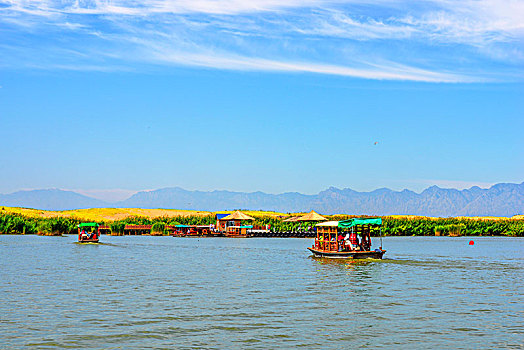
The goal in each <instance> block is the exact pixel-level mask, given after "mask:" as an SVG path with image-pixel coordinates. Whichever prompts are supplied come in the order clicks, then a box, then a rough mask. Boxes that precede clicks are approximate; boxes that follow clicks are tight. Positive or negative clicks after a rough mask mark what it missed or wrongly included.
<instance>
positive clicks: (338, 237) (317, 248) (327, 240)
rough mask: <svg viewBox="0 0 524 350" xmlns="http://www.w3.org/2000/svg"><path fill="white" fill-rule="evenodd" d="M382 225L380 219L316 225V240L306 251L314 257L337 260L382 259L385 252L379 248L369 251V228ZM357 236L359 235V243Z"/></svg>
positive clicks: (329, 222) (350, 220) (330, 222)
mask: <svg viewBox="0 0 524 350" xmlns="http://www.w3.org/2000/svg"><path fill="white" fill-rule="evenodd" d="M381 225H382V219H381V218H369V219H349V220H343V221H328V222H323V223H320V224H317V225H316V228H317V238H316V239H315V243H314V244H313V246H312V247H308V249H309V250H310V251H311V252H312V253H313V254H314V255H315V256H316V257H324V258H339V259H341V258H342V259H344V258H345V259H366V258H371V259H382V256H383V255H384V253H385V252H386V251H385V250H383V249H382V235H381V236H380V247H379V248H378V249H375V250H371V237H370V235H371V228H372V227H377V226H381ZM357 235H360V237H361V241H359V240H358V237H357Z"/></svg>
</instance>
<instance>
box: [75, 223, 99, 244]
mask: <svg viewBox="0 0 524 350" xmlns="http://www.w3.org/2000/svg"><path fill="white" fill-rule="evenodd" d="M99 237H100V232H99V226H98V224H97V223H96V222H88V223H83V224H79V225H78V243H98V238H99Z"/></svg>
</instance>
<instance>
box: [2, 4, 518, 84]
mask: <svg viewBox="0 0 524 350" xmlns="http://www.w3.org/2000/svg"><path fill="white" fill-rule="evenodd" d="M0 17H1V18H0V24H2V23H4V24H6V25H8V26H14V28H19V29H20V28H25V33H26V37H24V38H23V39H24V40H33V42H32V43H30V44H29V45H27V47H33V48H32V50H33V51H38V50H40V51H42V50H45V52H46V54H45V55H44V56H48V57H49V59H48V61H46V60H45V59H44V60H38V62H26V60H17V59H15V57H17V56H13V57H12V58H11V61H10V62H4V63H3V64H2V66H4V67H8V66H17V65H20V64H25V66H26V67H35V66H39V67H45V66H47V67H48V68H49V69H60V67H63V68H64V69H71V68H72V67H78V68H79V69H82V68H81V67H86V68H87V69H93V68H94V67H99V69H100V70H101V69H102V67H104V66H105V67H110V69H108V70H113V69H114V68H115V67H118V66H119V65H120V66H124V67H129V66H133V65H136V64H137V63H138V64H156V65H158V64H164V65H185V66H196V67H209V68H217V69H231V70H258V71H276V72H310V73H319V74H333V75H340V76H350V77H358V78H365V79H392V80H412V81H427V82H471V81H490V80H505V79H507V77H508V76H511V77H512V79H517V80H520V79H522V78H523V73H522V69H521V68H519V67H520V66H521V64H522V63H523V62H522V61H523V60H524V58H523V57H524V48H523V43H524V24H523V23H524V22H523V21H522V20H521V18H524V2H522V1H516V0H508V1H504V3H503V4H502V3H501V2H500V1H496V0H465V1H460V2H456V1H449V0H425V1H420V2H417V3H412V2H407V1H392V0H346V1H342V0H341V1H335V0H332V1H329V0H278V1H277V0H251V1H242V0H193V1H190V0H179V1H172V0H142V1H134V0H127V1H125V0H113V1H109V0H76V1H72V0H71V1H65V0H60V1H59V0H16V1H15V0H0ZM8 29H9V27H8ZM7 33H8V35H9V34H12V36H13V40H12V41H11V42H9V36H8V40H7V42H6V43H4V45H3V47H4V49H5V50H4V55H3V56H5V57H8V60H9V57H10V56H9V55H10V54H11V55H14V54H13V53H17V52H18V51H20V47H21V46H20V45H21V44H20V41H19V40H15V39H14V37H15V36H17V37H20V36H22V35H23V32H22V33H19V32H16V31H15V32H9V31H8V32H7ZM58 33H60V38H61V39H60V42H58V43H57V42H55V41H53V42H52V43H51V45H47V42H46V41H49V40H52V38H53V35H55V34H58ZM49 38H51V39H49ZM60 45H61V46H62V47H60ZM457 46H459V47H460V50H457ZM64 47H67V48H70V49H72V51H76V52H82V51H83V52H85V53H86V54H88V55H89V56H88V57H83V58H81V59H80V58H79V57H78V55H73V56H68V55H65V56H64V55H61V54H59V53H58V51H59V50H61V49H62V50H63V49H64ZM9 48H10V49H9ZM27 50H31V49H27ZM62 53H63V51H62ZM97 53H98V55H97ZM17 55H18V53H17ZM20 56H24V55H21V54H20ZM25 56H28V57H29V56H31V55H25ZM90 57H92V58H90ZM21 62H25V63H21ZM495 63H496V65H497V66H496V67H494V65H495ZM501 65H502V67H501ZM67 67H69V68H67ZM125 69H128V68H125Z"/></svg>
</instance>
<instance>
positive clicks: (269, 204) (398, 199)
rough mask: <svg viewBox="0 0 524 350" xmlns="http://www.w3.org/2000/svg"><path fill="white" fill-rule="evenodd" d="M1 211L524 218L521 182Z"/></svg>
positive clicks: (144, 195) (144, 196) (36, 203)
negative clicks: (119, 210) (122, 210)
mask: <svg viewBox="0 0 524 350" xmlns="http://www.w3.org/2000/svg"><path fill="white" fill-rule="evenodd" d="M0 205H3V206H14V207H30V208H35V209H42V210H68V209H87V208H144V209H151V208H162V209H189V210H206V211H220V210H233V209H238V208H241V209H249V210H272V211H279V212H305V211H309V210H312V209H313V210H316V211H318V212H321V213H324V214H339V213H344V214H354V215H422V216H440V217H451V216H507V217H511V216H514V215H518V214H523V213H524V182H522V183H520V184H514V183H499V184H495V185H493V186H491V187H490V188H488V189H482V188H480V187H478V186H473V187H471V188H469V189H463V190H457V189H453V188H441V187H438V186H436V185H434V186H430V187H428V188H426V189H424V190H423V191H422V192H420V193H416V192H413V191H411V190H407V189H404V190H401V191H394V190H391V189H389V188H378V189H376V190H373V191H369V192H359V191H355V190H353V189H351V188H343V189H339V188H336V187H329V188H328V189H326V190H323V191H320V192H319V193H318V194H302V193H299V192H285V193H280V194H268V193H264V192H261V191H255V192H236V191H227V190H213V191H198V190H196V191H188V190H185V189H183V188H181V187H166V188H161V189H157V190H151V191H140V192H137V193H135V194H133V195H132V196H130V197H129V198H127V199H125V200H122V201H118V202H106V201H102V200H99V199H96V198H92V197H89V196H85V195H82V194H79V193H76V192H73V191H65V190H60V189H42V190H27V191H17V192H13V193H11V194H0Z"/></svg>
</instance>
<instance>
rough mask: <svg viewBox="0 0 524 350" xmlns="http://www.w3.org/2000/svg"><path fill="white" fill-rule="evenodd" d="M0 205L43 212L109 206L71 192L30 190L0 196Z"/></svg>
mask: <svg viewBox="0 0 524 350" xmlns="http://www.w3.org/2000/svg"><path fill="white" fill-rule="evenodd" d="M0 205H3V206H6V207H24V208H34V209H43V210H68V209H86V208H104V207H108V206H111V204H109V203H106V202H104V201H101V200H98V199H95V198H91V197H87V196H84V195H81V194H78V193H76V192H72V191H62V190H57V189H51V190H31V191H18V192H14V193H11V194H0Z"/></svg>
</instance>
